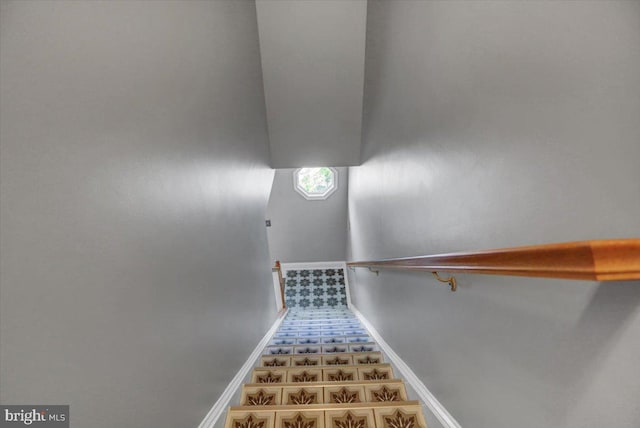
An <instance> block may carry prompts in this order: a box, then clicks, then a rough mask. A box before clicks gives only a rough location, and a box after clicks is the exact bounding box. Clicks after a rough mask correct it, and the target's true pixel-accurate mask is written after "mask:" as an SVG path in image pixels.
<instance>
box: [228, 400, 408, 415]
mask: <svg viewBox="0 0 640 428" xmlns="http://www.w3.org/2000/svg"><path fill="white" fill-rule="evenodd" d="M381 407H385V408H386V407H398V408H406V407H420V402H419V401H417V400H410V401H371V402H362V403H325V404H322V403H320V404H275V405H271V406H231V407H230V408H229V411H231V412H252V411H255V412H263V411H267V412H276V411H290V410H304V411H307V410H309V411H311V410H343V409H344V410H348V409H374V408H381Z"/></svg>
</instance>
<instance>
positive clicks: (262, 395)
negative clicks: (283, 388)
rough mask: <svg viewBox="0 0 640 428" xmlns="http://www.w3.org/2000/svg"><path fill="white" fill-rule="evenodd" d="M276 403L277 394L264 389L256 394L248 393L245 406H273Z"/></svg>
mask: <svg viewBox="0 0 640 428" xmlns="http://www.w3.org/2000/svg"><path fill="white" fill-rule="evenodd" d="M274 404H276V394H275V393H273V394H269V393H267V392H265V391H264V390H263V389H261V390H260V391H258V392H257V393H255V394H247V397H246V399H245V406H271V405H274Z"/></svg>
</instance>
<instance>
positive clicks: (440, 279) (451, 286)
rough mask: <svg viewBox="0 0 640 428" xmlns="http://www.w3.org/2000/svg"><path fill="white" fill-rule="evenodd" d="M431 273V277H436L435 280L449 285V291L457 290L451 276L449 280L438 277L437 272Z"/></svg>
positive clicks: (456, 284) (454, 280) (456, 283)
mask: <svg viewBox="0 0 640 428" xmlns="http://www.w3.org/2000/svg"><path fill="white" fill-rule="evenodd" d="M431 273H432V274H433V276H435V277H436V279H437V280H438V281H440V282H446V283H447V284H449V287H450V288H451V291H456V290H457V289H458V282H457V281H456V279H455V278H454V277H453V275H451V276H450V277H449V278H443V277H441V276H440V275H438V272H431Z"/></svg>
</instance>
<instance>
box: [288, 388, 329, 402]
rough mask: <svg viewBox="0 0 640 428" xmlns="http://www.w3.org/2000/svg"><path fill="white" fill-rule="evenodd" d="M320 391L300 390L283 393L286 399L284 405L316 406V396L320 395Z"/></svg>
mask: <svg viewBox="0 0 640 428" xmlns="http://www.w3.org/2000/svg"><path fill="white" fill-rule="evenodd" d="M321 391H322V389H315V390H314V389H305V388H302V389H301V390H299V391H294V392H289V391H287V392H285V394H286V399H285V404H296V405H301V404H318V403H319V402H320V399H319V398H318V396H321V395H322V392H321Z"/></svg>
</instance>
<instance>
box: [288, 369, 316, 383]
mask: <svg viewBox="0 0 640 428" xmlns="http://www.w3.org/2000/svg"><path fill="white" fill-rule="evenodd" d="M318 378H319V375H318V374H317V373H309V372H307V371H306V370H305V371H303V372H302V373H300V374H292V375H291V382H317V381H318V380H319V379H318Z"/></svg>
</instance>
